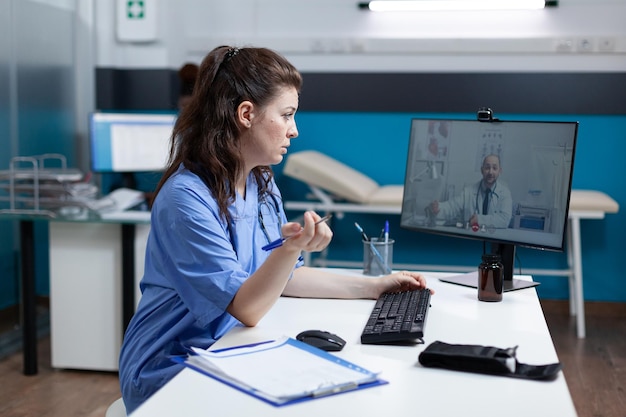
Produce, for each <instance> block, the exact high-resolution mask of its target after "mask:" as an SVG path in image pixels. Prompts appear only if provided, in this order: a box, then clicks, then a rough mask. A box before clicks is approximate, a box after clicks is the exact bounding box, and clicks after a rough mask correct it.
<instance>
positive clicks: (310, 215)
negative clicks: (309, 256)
mask: <svg viewBox="0 0 626 417" xmlns="http://www.w3.org/2000/svg"><path fill="white" fill-rule="evenodd" d="M328 218H329V217H328V216H327V217H324V218H323V217H320V215H319V214H317V213H315V212H314V211H307V212H305V213H304V226H302V225H300V224H299V223H294V222H290V223H287V224H285V225H284V226H283V227H282V229H281V233H282V235H283V236H285V238H284V239H283V243H282V246H285V247H288V248H292V249H293V248H295V249H297V250H298V251H307V252H319V251H321V250H324V249H325V248H326V247H327V246H328V244H329V243H330V241H331V239H332V237H333V232H332V230H330V227H328V224H326V220H328Z"/></svg>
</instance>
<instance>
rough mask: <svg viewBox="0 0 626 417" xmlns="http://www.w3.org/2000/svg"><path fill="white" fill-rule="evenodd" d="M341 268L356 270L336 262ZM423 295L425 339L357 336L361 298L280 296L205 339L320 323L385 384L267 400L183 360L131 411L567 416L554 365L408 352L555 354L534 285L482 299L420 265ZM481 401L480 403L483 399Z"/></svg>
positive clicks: (222, 343)
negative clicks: (546, 375) (451, 361)
mask: <svg viewBox="0 0 626 417" xmlns="http://www.w3.org/2000/svg"><path fill="white" fill-rule="evenodd" d="M343 272H345V273H356V272H354V271H350V270H344V271H343ZM425 275H426V276H427V277H428V280H429V286H430V287H431V288H433V289H435V290H436V291H437V293H436V294H435V295H434V296H433V297H432V302H431V305H432V307H431V309H430V312H429V316H428V321H427V325H426V329H425V345H416V346H415V345H412V346H379V345H361V344H360V342H359V340H360V334H361V331H362V329H363V326H364V325H365V322H366V320H367V317H368V316H369V312H370V310H371V308H372V306H373V303H374V302H373V301H371V300H327V299H321V300H320V299H296V298H281V299H279V300H278V302H277V303H276V305H275V306H274V307H273V308H272V310H271V311H270V312H269V313H268V314H267V316H266V317H265V318H264V319H263V320H262V321H261V322H260V323H259V325H258V326H257V327H254V328H236V329H233V330H232V331H231V332H229V333H228V334H227V335H225V336H224V337H223V338H222V339H220V340H219V341H218V342H217V343H216V344H215V345H214V348H221V347H227V346H234V345H238V344H243V343H251V342H257V341H262V340H267V339H269V338H274V337H277V336H280V335H287V336H291V337H295V335H296V334H297V333H299V332H300V331H302V330H305V329H323V330H328V331H331V332H334V333H336V334H338V335H340V336H342V337H343V338H345V339H346V340H347V344H346V346H345V348H344V349H343V351H341V352H337V353H336V354H337V356H341V357H343V358H346V359H348V360H351V361H353V362H355V363H357V364H359V365H362V366H364V367H366V368H369V369H371V370H380V371H382V373H381V377H382V378H384V379H386V380H388V381H389V384H388V385H385V386H381V387H375V388H371V389H366V390H361V391H356V392H350V393H346V394H341V395H336V396H332V397H326V398H322V399H317V400H314V401H307V402H305V403H300V404H295V405H289V406H285V407H278V408H276V407H273V406H271V405H268V404H265V403H264V402H262V401H260V400H258V399H255V398H253V397H251V396H248V395H246V394H244V393H241V392H239V391H237V390H235V389H233V388H230V387H228V386H226V385H224V384H222V383H220V382H217V381H215V380H213V379H211V378H209V377H207V376H204V375H201V374H199V373H198V372H195V371H192V370H189V369H185V370H183V371H182V372H181V373H180V374H178V375H177V376H176V377H175V378H174V379H173V380H172V381H170V383H168V384H167V385H166V386H165V387H164V388H163V389H161V390H160V391H159V392H157V393H156V394H155V395H154V396H153V397H152V398H151V399H150V400H148V401H147V402H146V403H144V404H143V405H142V406H141V407H140V408H139V409H137V410H136V412H135V413H133V417H142V416H151V417H154V416H171V415H185V416H205V415H219V416H242V415H253V416H277V415H288V416H312V415H327V416H337V415H344V414H345V415H355V416H374V415H377V416H378V415H381V413H384V414H385V415H391V414H393V413H406V412H407V411H410V410H415V413H416V414H421V413H424V415H464V416H473V415H476V416H483V417H484V416H501V415H502V414H503V413H505V414H506V415H508V416H517V415H519V416H524V417H527V416H529V415H547V414H550V415H558V416H575V415H576V411H575V409H574V405H573V402H572V399H571V396H570V394H569V390H568V388H567V385H566V382H565V379H564V377H563V373H560V374H559V376H558V377H557V379H556V380H554V381H550V382H538V381H527V380H519V379H514V378H505V377H496V376H488V375H478V374H470V373H462V372H456V371H447V370H441V369H428V368H424V367H422V366H421V365H420V364H419V363H418V361H417V356H418V355H419V353H420V352H421V351H422V350H423V349H424V348H425V346H426V345H428V344H429V343H431V342H433V341H435V340H441V341H444V342H448V343H463V344H480V345H491V346H496V347H503V348H504V347H511V346H515V345H519V348H518V351H517V352H518V360H519V361H520V362H522V363H528V364H547V363H554V362H557V361H558V358H557V355H556V351H555V349H554V345H553V343H552V338H551V336H550V333H549V330H548V327H547V325H546V322H545V319H544V316H543V312H542V310H541V306H540V304H539V300H538V298H537V293H536V291H535V289H532V288H531V289H525V290H521V291H515V292H510V293H507V294H505V297H504V300H503V302H501V303H483V302H479V301H478V300H477V299H476V290H475V289H472V288H466V287H461V286H457V285H453V284H446V283H443V282H441V281H439V279H437V277H441V276H444V275H446V274H441V273H427V274H425ZM487 404H490V405H487Z"/></svg>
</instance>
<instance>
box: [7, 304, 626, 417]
mask: <svg viewBox="0 0 626 417" xmlns="http://www.w3.org/2000/svg"><path fill="white" fill-rule="evenodd" d="M542 305H543V308H544V313H545V316H546V321H547V323H548V326H549V328H550V332H551V333H552V338H553V340H554V344H555V346H556V350H557V353H558V355H559V359H560V360H561V362H562V364H563V368H564V371H563V372H564V375H565V379H566V381H567V384H568V386H569V390H570V393H571V395H572V398H573V400H574V405H575V407H576V410H577V412H578V415H579V417H626V303H620V304H610V303H587V305H586V309H587V314H586V320H587V338H586V339H578V338H577V337H576V327H575V326H576V325H575V321H574V319H573V318H572V317H570V316H569V313H568V305H567V302H563V301H542ZM119 396H120V391H119V386H118V379H117V374H115V373H106V372H87V371H67V370H54V369H51V367H50V341H49V338H48V337H44V338H42V339H41V341H40V343H39V373H38V374H37V375H35V376H24V375H22V356H21V353H16V354H13V355H11V356H9V357H6V358H4V359H1V360H0V416H3V417H26V416H40V417H72V416H76V417H78V416H80V417H96V416H98V417H102V416H104V414H105V411H106V408H107V407H108V405H109V404H110V403H112V402H113V401H114V400H115V399H117V398H118V397H119ZM529 401H532V399H529ZM548 409H549V408H547V409H546V411H547V410H548ZM505 414H506V413H505ZM537 417H539V416H537ZM555 417H557V416H555Z"/></svg>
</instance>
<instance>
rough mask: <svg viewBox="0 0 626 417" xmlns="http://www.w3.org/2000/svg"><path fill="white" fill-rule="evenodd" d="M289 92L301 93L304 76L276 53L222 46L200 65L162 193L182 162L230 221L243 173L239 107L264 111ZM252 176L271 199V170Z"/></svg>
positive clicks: (174, 141)
mask: <svg viewBox="0 0 626 417" xmlns="http://www.w3.org/2000/svg"><path fill="white" fill-rule="evenodd" d="M284 87H294V88H296V90H297V91H298V92H300V89H301V87H302V77H301V75H300V73H299V72H298V70H297V69H296V68H295V67H294V66H293V65H292V64H291V63H289V61H287V60H286V59H285V58H284V57H283V56H281V55H280V54H278V53H276V52H274V51H272V50H269V49H266V48H234V47H228V46H220V47H218V48H215V49H214V50H212V51H211V52H209V54H208V55H207V56H206V57H205V58H204V60H203V61H202V63H201V64H200V69H199V72H198V76H197V79H196V85H195V87H194V90H193V94H192V96H191V100H190V101H189V102H188V104H187V105H185V107H184V108H183V109H182V110H181V112H180V114H179V116H178V119H177V121H176V125H175V126H174V131H173V134H172V140H171V146H170V155H169V160H168V164H167V168H166V170H165V173H164V175H163V177H162V178H161V181H160V182H159V185H158V186H157V190H156V193H157V194H158V192H159V190H160V189H161V188H162V187H163V184H165V182H166V181H167V180H168V178H170V177H171V176H172V175H173V174H174V173H175V172H176V170H177V169H178V167H179V166H180V164H181V163H182V164H184V166H185V167H186V168H187V169H188V170H190V171H191V172H193V173H194V174H196V175H198V176H199V177H200V178H201V179H202V181H203V182H204V183H205V184H206V186H207V187H208V188H209V190H211V192H212V194H213V196H214V197H215V199H216V200H217V204H218V207H219V210H220V213H221V215H222V216H223V217H224V218H225V219H226V220H230V215H229V213H228V206H229V205H230V204H232V202H234V201H235V193H236V191H235V181H236V179H237V178H238V177H239V176H240V175H241V174H242V171H243V160H242V156H241V153H240V138H241V132H240V130H239V126H238V124H237V122H236V112H237V108H238V106H239V104H241V103H242V102H243V101H246V100H248V101H250V102H252V103H253V104H254V105H256V106H258V107H259V108H261V109H263V108H264V107H265V106H267V104H268V103H269V102H270V101H271V100H273V99H274V98H275V97H276V96H277V95H278V92H279V90H280V89H282V88H284ZM252 172H253V174H254V177H255V179H256V181H257V183H258V184H259V194H260V195H263V194H265V193H266V192H267V190H268V184H269V182H270V181H271V179H272V178H273V173H272V170H271V168H270V167H269V166H260V167H256V168H254V169H253V171H252Z"/></svg>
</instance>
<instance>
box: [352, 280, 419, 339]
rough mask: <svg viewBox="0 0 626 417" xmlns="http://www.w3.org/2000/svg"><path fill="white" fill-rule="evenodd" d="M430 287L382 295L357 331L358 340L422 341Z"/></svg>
mask: <svg viewBox="0 0 626 417" xmlns="http://www.w3.org/2000/svg"><path fill="white" fill-rule="evenodd" d="M428 307H430V290H428V289H423V290H413V291H405V292H399V293H385V294H382V295H381V296H380V297H379V298H378V300H376V305H374V308H373V309H372V313H371V314H370V318H369V320H368V321H367V324H366V325H365V328H364V329H363V332H362V333H361V343H363V344H376V343H394V342H406V341H416V340H417V341H420V342H421V341H422V338H423V337H424V327H425V325H426V317H427V316H428Z"/></svg>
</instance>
